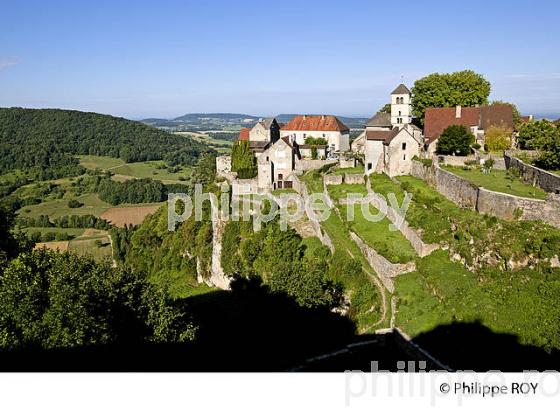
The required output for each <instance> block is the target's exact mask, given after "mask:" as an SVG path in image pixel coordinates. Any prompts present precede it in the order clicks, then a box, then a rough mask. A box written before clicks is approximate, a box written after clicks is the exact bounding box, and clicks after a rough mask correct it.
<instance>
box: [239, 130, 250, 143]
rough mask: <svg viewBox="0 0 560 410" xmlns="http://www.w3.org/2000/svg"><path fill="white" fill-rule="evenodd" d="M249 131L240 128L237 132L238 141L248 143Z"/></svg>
mask: <svg viewBox="0 0 560 410" xmlns="http://www.w3.org/2000/svg"><path fill="white" fill-rule="evenodd" d="M250 131H251V130H250V129H249V128H241V129H240V130H239V138H238V139H237V140H238V141H249V132H250Z"/></svg>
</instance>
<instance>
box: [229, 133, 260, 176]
mask: <svg viewBox="0 0 560 410" xmlns="http://www.w3.org/2000/svg"><path fill="white" fill-rule="evenodd" d="M231 170H232V171H233V172H237V176H238V177H239V178H242V179H245V178H254V177H255V176H256V175H257V160H256V158H255V155H254V154H253V153H252V152H251V150H250V148H249V141H237V142H236V143H235V144H233V147H232V150H231Z"/></svg>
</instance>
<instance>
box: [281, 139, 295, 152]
mask: <svg viewBox="0 0 560 410" xmlns="http://www.w3.org/2000/svg"><path fill="white" fill-rule="evenodd" d="M280 139H281V140H282V141H284V142H285V143H286V144H288V147H290V148H292V149H293V148H294V146H293V145H292V144H291V143H290V137H283V138H280ZM278 141H280V140H278Z"/></svg>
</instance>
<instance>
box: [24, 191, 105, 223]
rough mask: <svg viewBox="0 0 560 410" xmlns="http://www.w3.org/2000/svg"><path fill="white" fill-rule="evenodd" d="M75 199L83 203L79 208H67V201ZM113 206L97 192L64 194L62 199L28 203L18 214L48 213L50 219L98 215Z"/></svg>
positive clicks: (36, 214) (31, 215) (30, 215)
mask: <svg viewBox="0 0 560 410" xmlns="http://www.w3.org/2000/svg"><path fill="white" fill-rule="evenodd" d="M70 199H76V200H78V201H80V202H81V203H83V204H84V205H83V206H82V207H80V208H69V207H68V201H69V200H70ZM112 207H113V206H112V205H111V204H109V203H107V202H104V201H102V200H101V199H99V197H98V196H97V194H83V195H79V196H75V195H72V194H66V195H65V197H64V198H63V199H54V200H50V201H45V202H42V203H40V204H37V205H29V206H25V207H23V208H21V209H20V210H19V211H18V214H19V215H21V216H27V217H31V218H36V217H38V216H39V215H48V216H49V217H50V218H51V219H53V218H58V217H61V216H64V215H95V216H99V215H101V214H102V213H103V212H105V211H106V210H107V209H109V208H112Z"/></svg>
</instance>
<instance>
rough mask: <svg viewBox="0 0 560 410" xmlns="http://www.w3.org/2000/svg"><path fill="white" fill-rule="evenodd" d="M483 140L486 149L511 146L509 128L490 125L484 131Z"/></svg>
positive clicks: (493, 149)
mask: <svg viewBox="0 0 560 410" xmlns="http://www.w3.org/2000/svg"><path fill="white" fill-rule="evenodd" d="M484 140H485V143H486V147H487V148H488V151H504V150H506V149H509V148H511V130H510V129H508V128H505V127H495V126H491V127H489V128H488V130H487V131H486V135H485V137H484Z"/></svg>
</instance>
